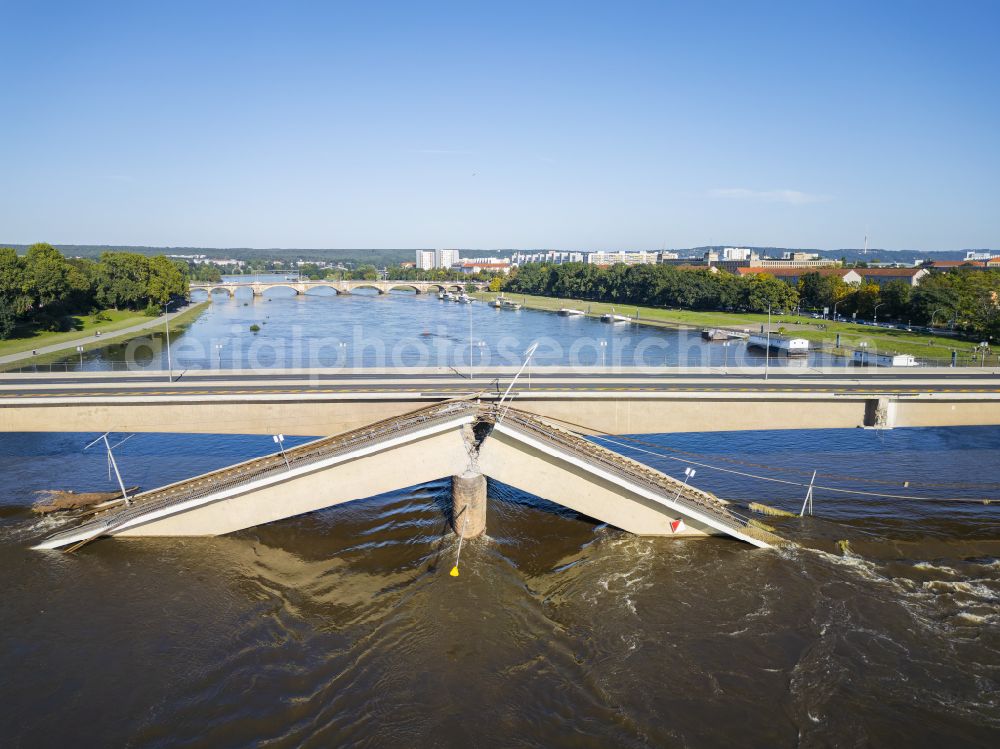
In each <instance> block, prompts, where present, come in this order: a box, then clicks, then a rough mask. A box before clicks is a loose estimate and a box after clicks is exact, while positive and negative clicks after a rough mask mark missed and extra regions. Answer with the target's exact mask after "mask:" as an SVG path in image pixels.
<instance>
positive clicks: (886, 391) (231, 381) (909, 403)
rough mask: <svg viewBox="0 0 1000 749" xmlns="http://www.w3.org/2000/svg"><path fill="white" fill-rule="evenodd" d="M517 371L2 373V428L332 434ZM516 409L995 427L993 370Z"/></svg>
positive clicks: (822, 375) (547, 383) (766, 425)
mask: <svg viewBox="0 0 1000 749" xmlns="http://www.w3.org/2000/svg"><path fill="white" fill-rule="evenodd" d="M512 376H513V369H512V368H507V367H495V368H489V369H484V370H476V373H475V376H474V377H473V378H471V379H470V378H469V377H468V375H467V374H462V373H460V372H457V371H456V370H451V369H431V370H417V369H414V370H406V369H402V370H399V369H397V370H364V369H361V370H344V371H339V372H338V371H333V372H331V371H329V370H322V371H309V370H296V371H283V370H275V371H273V372H270V371H267V372H260V371H257V372H223V371H218V370H216V371H202V372H189V373H184V374H183V376H182V377H180V379H179V380H177V381H175V382H173V383H169V382H167V375H166V373H165V372H159V373H151V372H141V373H135V372H119V373H77V374H68V375H67V374H55V375H41V374H37V375H36V374H16V375H15V374H11V375H0V431H9V432H14V431H26V432H37V431H98V432H100V431H136V432H162V431H173V432H197V433H235V434H276V433H279V432H281V433H284V434H297V435H307V436H311V435H316V434H332V433H338V432H341V431H344V430H349V429H354V428H358V427H361V426H364V425H365V424H368V423H370V422H373V421H376V420H379V419H385V418H391V417H394V416H399V415H402V414H405V413H407V412H409V411H412V410H414V409H415V408H419V407H421V406H426V405H428V404H429V403H434V402H440V401H443V400H447V399H449V398H454V397H459V396H467V395H472V394H478V395H479V397H480V398H481V399H483V400H484V401H490V400H495V399H497V398H498V397H499V394H500V393H501V392H502V390H503V388H505V387H506V385H507V384H508V383H509V382H510V380H511V378H512ZM514 395H515V402H516V404H517V405H518V407H519V408H520V409H522V410H525V411H529V412H531V413H535V414H537V415H540V416H543V417H546V418H549V419H551V420H556V421H558V422H560V423H569V424H572V425H574V426H573V428H574V429H575V430H577V431H583V432H587V431H592V432H595V433H596V432H604V433H609V434H614V433H617V434H623V433H653V432H683V431H725V430H741V429H811V428H848V427H857V426H878V427H885V428H888V427H893V426H897V427H903V426H969V425H996V424H1000V377H998V376H997V375H996V374H994V373H993V372H992V371H989V370H972V369H960V370H954V369H946V370H943V371H942V370H929V369H922V370H920V371H907V372H891V371H890V372H884V373H874V372H871V371H867V372H858V371H857V370H853V369H850V368H846V367H844V368H829V369H826V370H821V371H820V370H794V371H792V370H782V371H779V370H776V369H773V370H771V372H770V374H769V377H768V379H766V380H765V379H764V378H763V372H762V370H760V369H759V368H758V369H752V370H740V371H736V370H732V371H730V372H729V373H728V374H722V373H721V372H720V371H719V370H689V371H678V370H630V369H622V370H615V371H609V370H604V369H599V368H589V369H569V368H565V369H564V368H558V367H545V368H534V369H533V371H532V373H531V376H530V378H529V377H522V379H521V380H520V381H519V382H518V384H517V386H516V388H515V390H514Z"/></svg>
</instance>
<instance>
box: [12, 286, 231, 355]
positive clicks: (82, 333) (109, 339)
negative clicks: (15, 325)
mask: <svg viewBox="0 0 1000 749" xmlns="http://www.w3.org/2000/svg"><path fill="white" fill-rule="evenodd" d="M210 304H211V302H210V301H209V300H205V301H201V302H195V303H194V304H192V306H191V308H190V309H187V310H185V311H184V312H182V313H181V314H179V315H177V316H176V317H173V318H171V319H170V325H169V327H170V335H174V334H175V333H180V332H183V331H184V330H185V329H186V328H187V327H188V326H190V325H191V323H193V322H194V321H195V320H196V319H197V318H198V316H199V315H201V313H202V312H204V311H205V310H206V309H208V306H209V305H210ZM107 314H108V316H109V317H112V320H111V321H110V322H106V323H105V322H102V323H98V324H97V325H91V326H90V327H89V328H87V329H83V330H75V331H71V332H67V333H56V334H53V335H62V336H65V337H64V338H62V339H46V340H45V342H44V343H42V342H40V340H41V339H40V338H32V339H28V340H31V341H32V343H31V345H30V346H28V347H27V348H17V349H14V350H13V351H3V350H2V349H0V355H5V354H15V353H19V352H23V351H27V352H31V351H32V350H33V349H36V348H40V347H42V346H50V345H52V344H54V343H63V342H72V341H73V340H74V339H79V338H85V337H87V336H92V335H94V333H96V332H97V331H98V330H100V331H101V339H100V340H99V341H91V342H89V343H86V344H84V346H83V350H84V351H85V352H86V351H91V350H93V349H99V348H104V347H105V346H109V345H111V344H113V343H123V342H125V341H128V340H131V339H132V338H139V337H141V336H146V335H151V334H152V335H155V334H156V333H161V332H163V320H162V317H163V316H162V315H160V316H159V317H157V318H149V317H147V316H146V315H144V314H142V313H141V312H139V313H136V312H133V311H131V310H108V311H107ZM114 315H118V319H115V317H114ZM130 316H131V317H130ZM86 319H87V321H88V322H90V317H89V316H88V317H87V318H86ZM150 320H157V321H158V323H159V324H158V325H154V326H152V327H149V328H145V329H143V330H138V331H135V332H132V333H122V334H120V335H109V333H112V334H113V333H114V332H115V331H116V330H121V329H122V328H129V327H132V326H133V325H139V324H141V323H144V322H149V321H150ZM109 325H113V327H105V326H109ZM13 340H25V339H12V341H13ZM12 341H4V343H8V342H12ZM75 355H76V352H75V351H74V350H72V349H69V348H67V349H63V350H62V351H53V352H51V353H49V354H42V355H39V356H32V357H30V358H27V359H20V360H18V361H12V362H8V363H7V364H6V365H3V366H2V367H0V371H9V370H11V369H20V368H23V367H25V366H29V367H30V366H31V365H37V364H51V363H52V362H56V361H60V360H62V359H66V358H68V357H71V356H75Z"/></svg>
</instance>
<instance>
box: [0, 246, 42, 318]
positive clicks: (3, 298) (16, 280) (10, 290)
mask: <svg viewBox="0 0 1000 749" xmlns="http://www.w3.org/2000/svg"><path fill="white" fill-rule="evenodd" d="M33 302H34V298H33V297H32V294H31V284H30V282H29V281H28V274H27V270H26V268H25V262H24V258H22V257H19V256H18V254H17V252H15V251H14V250H13V249H11V248H10V247H3V248H0V305H2V306H3V307H4V308H5V309H6V310H7V311H8V313H10V314H12V315H14V317H15V318H16V317H21V316H23V315H26V314H27V313H28V311H29V310H30V309H31V307H32V303H33Z"/></svg>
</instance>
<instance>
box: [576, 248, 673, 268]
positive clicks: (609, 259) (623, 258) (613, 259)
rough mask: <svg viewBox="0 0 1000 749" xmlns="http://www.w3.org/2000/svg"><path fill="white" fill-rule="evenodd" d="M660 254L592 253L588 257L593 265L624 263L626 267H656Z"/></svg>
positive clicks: (620, 251) (623, 251) (639, 252)
mask: <svg viewBox="0 0 1000 749" xmlns="http://www.w3.org/2000/svg"><path fill="white" fill-rule="evenodd" d="M659 255H660V253H658V252H645V251H643V250H640V251H638V252H626V251H625V250H619V251H618V252H591V253H590V254H589V255H587V262H588V263H590V264H591V265H616V264H618V263H624V264H625V265H655V264H656V261H657V260H659Z"/></svg>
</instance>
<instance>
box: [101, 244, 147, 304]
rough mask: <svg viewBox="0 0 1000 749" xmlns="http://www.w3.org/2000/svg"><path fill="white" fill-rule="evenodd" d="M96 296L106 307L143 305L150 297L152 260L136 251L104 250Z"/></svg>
mask: <svg viewBox="0 0 1000 749" xmlns="http://www.w3.org/2000/svg"><path fill="white" fill-rule="evenodd" d="M99 266H100V267H99V269H98V274H97V300H98V302H99V303H100V304H101V305H103V306H105V307H114V308H115V309H120V308H122V307H125V308H129V309H141V308H143V307H145V306H146V304H147V302H148V298H149V261H148V259H147V258H146V257H145V256H144V255H139V254H136V253H133V252H103V253H101V261H100V263H99Z"/></svg>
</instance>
